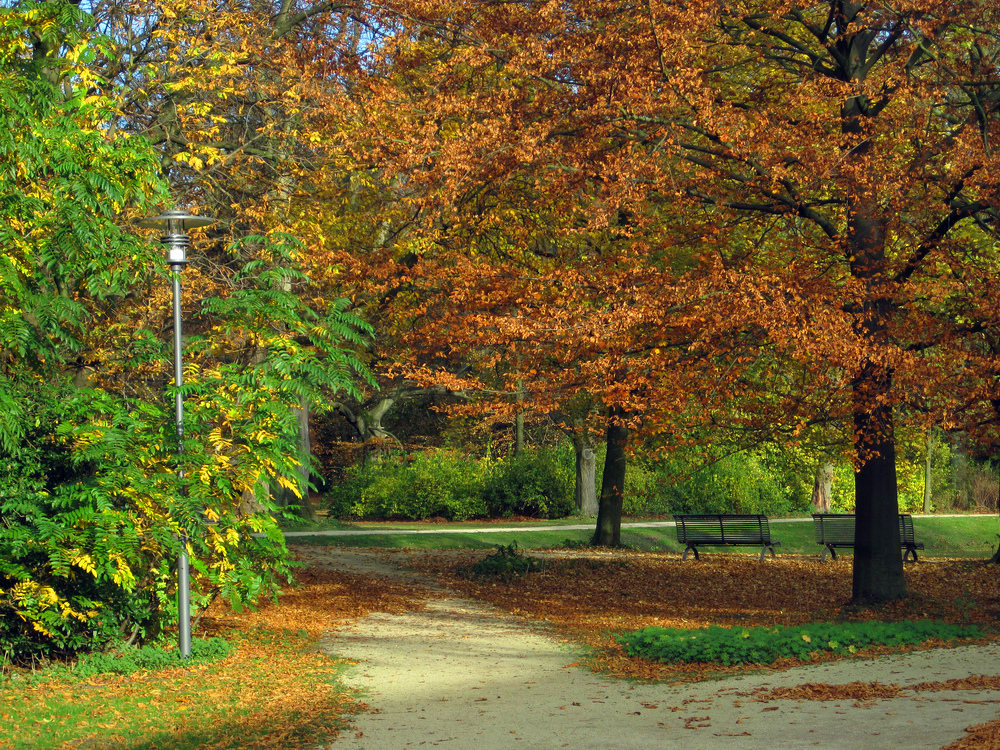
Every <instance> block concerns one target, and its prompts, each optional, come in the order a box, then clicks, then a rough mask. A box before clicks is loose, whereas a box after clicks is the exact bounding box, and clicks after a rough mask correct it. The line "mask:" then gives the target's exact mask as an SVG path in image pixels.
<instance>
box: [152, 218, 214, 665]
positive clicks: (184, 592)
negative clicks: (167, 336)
mask: <svg viewBox="0 0 1000 750" xmlns="http://www.w3.org/2000/svg"><path fill="white" fill-rule="evenodd" d="M213 223H214V219H206V218H203V217H201V216H192V215H191V214H188V213H186V212H184V211H180V210H176V209H175V210H172V211H167V212H166V213H164V214H161V215H160V216H153V217H151V218H149V219H143V220H142V221H140V222H139V224H140V225H141V226H144V227H154V228H157V229H162V230H163V236H162V237H160V241H161V242H162V243H163V244H164V245H165V246H166V248H167V263H168V264H169V265H170V270H171V272H172V273H171V282H172V286H173V306H174V385H175V386H176V389H177V390H176V394H175V395H174V408H175V411H176V420H177V476H178V477H179V478H180V479H181V481H182V484H181V488H182V489H181V492H184V489H183V480H184V463H183V453H184V396H183V395H181V386H182V385H184V370H183V366H182V362H181V355H182V348H183V344H182V341H181V271H183V270H184V266H186V265H187V262H188V260H187V249H188V247H190V245H191V239H190V238H189V237H188V234H187V231H188V230H189V229H195V228H197V227H205V226H208V225H209V224H213ZM187 542H188V540H187V535H186V534H185V533H183V532H182V534H181V538H180V543H181V548H180V552H179V553H178V555H177V634H178V645H179V647H180V654H181V658H182V659H188V658H190V657H191V579H190V572H189V568H188V554H187Z"/></svg>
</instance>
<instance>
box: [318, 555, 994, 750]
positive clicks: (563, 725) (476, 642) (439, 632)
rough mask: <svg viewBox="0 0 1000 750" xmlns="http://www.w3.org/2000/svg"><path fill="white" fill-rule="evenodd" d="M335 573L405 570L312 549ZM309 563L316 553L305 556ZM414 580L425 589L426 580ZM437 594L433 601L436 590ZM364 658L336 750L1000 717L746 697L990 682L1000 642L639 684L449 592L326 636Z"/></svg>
mask: <svg viewBox="0 0 1000 750" xmlns="http://www.w3.org/2000/svg"><path fill="white" fill-rule="evenodd" d="M313 554H314V555H316V556H317V557H318V556H319V555H322V556H323V557H324V558H326V560H325V562H326V563H327V564H330V565H334V566H336V567H337V568H339V569H343V570H349V571H352V572H368V573H373V574H380V575H394V576H397V575H405V576H407V577H408V578H409V579H410V580H411V581H413V582H414V583H417V582H419V581H420V580H421V579H419V578H418V577H416V574H413V573H408V572H401V571H399V570H398V569H396V568H394V567H393V566H391V565H389V564H386V563H384V562H382V561H380V560H378V558H377V554H373V553H370V552H362V551H355V550H338V549H330V548H327V549H325V550H323V551H322V552H320V551H318V550H317V551H315V552H314V553H313ZM310 557H312V555H310ZM424 583H427V582H426V581H424ZM440 593H442V592H439V594H440ZM323 646H324V648H326V649H328V650H329V651H330V652H331V653H335V654H338V655H340V656H345V657H348V658H351V659H356V660H358V661H359V662H360V663H359V664H358V665H357V666H356V667H355V668H354V670H353V672H352V673H350V674H349V675H348V680H347V681H348V683H349V684H350V685H352V686H354V687H356V688H359V689H360V690H362V691H364V693H365V694H366V696H367V697H366V701H367V703H368V704H369V706H370V707H371V712H370V713H367V714H362V715H359V716H357V717H355V718H356V721H355V723H356V728H355V730H354V732H353V733H352V732H351V731H347V732H344V733H343V734H342V735H341V737H339V738H338V739H337V740H336V741H335V742H334V743H332V744H331V745H329V747H330V748H333V750H347V749H349V748H357V749H364V750H382V749H385V750H389V749H390V748H391V749H393V750H395V749H396V748H408V747H421V746H431V747H433V746H442V747H451V748H461V749H462V750H465V749H466V748H474V749H475V750H494V749H500V748H517V747H530V748H539V749H542V750H545V749H547V748H562V747H572V748H576V749H579V750H585V749H588V748H602V750H604V749H606V748H609V747H614V748H673V747H677V748H681V747H683V748H686V749H692V750H699V749H700V748H711V749H712V750H714V749H715V748H729V747H731V748H740V749H741V750H742V749H744V748H807V747H811V746H819V747H823V748H850V749H851V750H855V749H856V748H883V747H884V748H890V747H891V748H898V747H904V748H910V749H913V748H939V747H941V746H942V745H944V744H947V743H949V742H952V741H954V740H956V739H958V738H960V737H961V736H962V735H963V730H964V729H965V727H968V726H970V725H973V724H980V723H983V722H986V721H992V720H994V719H997V718H998V713H997V712H998V710H1000V693H998V692H995V691H986V690H984V691H969V690H963V691H938V692H929V691H907V692H906V693H905V694H904V696H903V697H896V698H891V699H883V700H871V701H858V700H854V699H843V700H835V701H810V700H771V701H766V702H765V701H761V700H757V699H755V697H754V696H753V695H749V694H750V693H753V692H754V691H755V690H758V689H761V688H776V687H783V686H788V687H794V686H799V685H803V684H806V683H823V684H827V685H837V684H846V683H851V682H856V681H863V682H874V681H877V682H880V683H884V684H889V683H896V684H898V685H900V686H901V687H904V688H905V687H906V686H907V685H914V684H916V683H919V682H924V681H943V680H947V679H951V678H965V677H969V676H972V675H978V674H987V675H995V674H998V673H1000V644H991V645H988V646H969V647H960V648H953V649H936V650H933V651H923V652H917V653H912V654H907V655H900V656H893V657H881V658H878V659H874V660H849V661H840V662H832V663H827V664H822V665H814V666H805V667H799V668H796V669H793V670H789V671H786V672H781V673H773V672H772V673H767V674H761V675H750V676H745V677H740V678H735V679H729V680H725V681H714V682H704V683H699V684H695V685H680V686H671V685H659V684H638V683H633V682H629V681H623V680H616V679H611V678H608V677H604V676H601V675H596V674H593V673H591V672H590V671H587V670H584V669H582V668H579V667H575V666H572V663H573V662H574V661H575V659H576V656H575V653H574V651H573V649H572V648H571V646H570V645H569V644H566V643H564V642H561V641H560V640H559V639H558V638H557V637H555V636H554V634H553V633H552V632H551V631H548V630H547V629H546V628H544V627H543V626H539V625H537V624H534V623H530V622H526V621H524V620H520V619H518V618H515V617H512V616H509V615H506V614H504V613H502V612H500V611H498V610H496V609H495V608H492V607H491V606H489V605H486V604H482V603H479V602H472V601H468V600H464V599H460V598H455V597H452V596H448V595H447V594H445V595H444V597H443V598H433V599H431V600H430V601H429V603H428V606H427V608H426V609H425V610H422V611H415V612H409V613H406V614H402V615H390V614H374V615H372V616H370V617H367V618H365V619H363V620H360V621H358V622H356V623H354V624H353V625H352V626H351V627H349V628H346V629H341V630H338V631H334V632H331V633H330V634H329V635H328V637H327V638H325V639H324V643H323Z"/></svg>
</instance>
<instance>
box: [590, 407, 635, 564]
mask: <svg viewBox="0 0 1000 750" xmlns="http://www.w3.org/2000/svg"><path fill="white" fill-rule="evenodd" d="M621 417H622V415H621V413H620V412H619V411H617V410H615V411H614V412H613V413H612V415H611V421H610V422H609V423H608V429H607V447H608V450H607V457H606V458H605V460H604V476H603V477H602V479H601V500H600V505H599V507H598V511H597V529H596V531H595V532H594V540H593V543H594V544H595V545H598V546H603V547H620V546H621V529H622V504H623V502H624V499H625V492H624V490H625V465H626V457H625V445H626V443H627V441H628V427H627V426H626V425H625V424H624V423H623V422H621V421H620V420H621Z"/></svg>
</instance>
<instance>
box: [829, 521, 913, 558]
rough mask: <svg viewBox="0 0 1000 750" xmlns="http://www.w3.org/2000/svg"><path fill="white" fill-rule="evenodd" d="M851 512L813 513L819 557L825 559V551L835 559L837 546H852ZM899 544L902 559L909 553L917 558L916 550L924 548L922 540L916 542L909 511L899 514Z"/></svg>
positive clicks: (852, 527) (852, 523)
mask: <svg viewBox="0 0 1000 750" xmlns="http://www.w3.org/2000/svg"><path fill="white" fill-rule="evenodd" d="M854 522H855V515H854V514H853V513H813V530H814V531H815V533H816V543H817V544H822V545H823V553H822V555H821V556H820V559H823V560H825V559H826V553H827V552H829V553H830V555H831V557H833V558H834V559H837V550H836V548H837V547H853V546H854ZM899 546H900V548H901V549H903V550H904V551H903V560H906V559H907V557H909V556H910V555H912V556H913V560H914V562H916V560H917V550H918V549H923V548H924V543H923V542H918V541H917V540H916V536H915V533H914V530H913V516H911V515H910V514H909V513H900V514H899Z"/></svg>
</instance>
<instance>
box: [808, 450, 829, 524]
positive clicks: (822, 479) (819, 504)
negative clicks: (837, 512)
mask: <svg viewBox="0 0 1000 750" xmlns="http://www.w3.org/2000/svg"><path fill="white" fill-rule="evenodd" d="M832 500H833V464H832V463H830V462H829V461H827V460H826V459H825V458H824V459H821V460H820V462H819V466H817V467H816V478H815V479H814V480H813V491H812V504H813V508H815V509H816V512H817V513H829V512H830V507H831V503H832Z"/></svg>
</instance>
